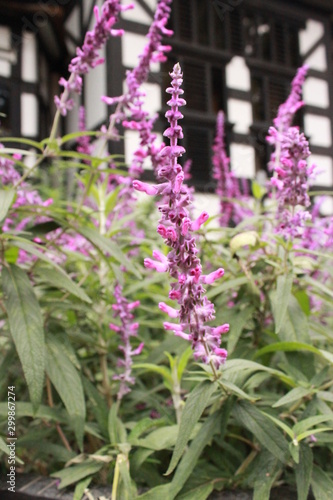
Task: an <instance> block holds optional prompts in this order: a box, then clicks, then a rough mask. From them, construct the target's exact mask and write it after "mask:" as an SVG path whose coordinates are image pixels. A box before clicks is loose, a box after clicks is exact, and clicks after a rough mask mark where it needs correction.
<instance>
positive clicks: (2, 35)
mask: <svg viewBox="0 0 333 500" xmlns="http://www.w3.org/2000/svg"><path fill="white" fill-rule="evenodd" d="M0 49H3V50H10V29H9V28H8V26H0Z"/></svg>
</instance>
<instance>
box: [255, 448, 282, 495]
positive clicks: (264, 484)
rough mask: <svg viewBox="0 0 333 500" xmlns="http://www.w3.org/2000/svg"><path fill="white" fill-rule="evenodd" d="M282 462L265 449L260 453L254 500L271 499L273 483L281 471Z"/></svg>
mask: <svg viewBox="0 0 333 500" xmlns="http://www.w3.org/2000/svg"><path fill="white" fill-rule="evenodd" d="M280 469H281V462H279V460H277V459H276V457H274V456H273V455H272V454H271V453H269V452H268V451H266V450H264V451H262V452H261V453H260V455H259V457H258V459H257V463H256V467H255V469H254V474H255V480H254V488H253V500H269V498H270V492H271V489H272V486H273V484H274V483H275V480H276V478H277V476H278V474H279V472H280Z"/></svg>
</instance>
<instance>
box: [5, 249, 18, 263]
mask: <svg viewBox="0 0 333 500" xmlns="http://www.w3.org/2000/svg"><path fill="white" fill-rule="evenodd" d="M18 256H19V249H18V248H17V247H9V248H7V249H6V250H5V255H4V257H5V261H6V262H7V263H8V264H16V262H17V259H18Z"/></svg>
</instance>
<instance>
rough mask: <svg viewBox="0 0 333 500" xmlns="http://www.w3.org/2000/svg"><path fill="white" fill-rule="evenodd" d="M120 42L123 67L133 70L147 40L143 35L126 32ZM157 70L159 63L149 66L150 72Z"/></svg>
mask: <svg viewBox="0 0 333 500" xmlns="http://www.w3.org/2000/svg"><path fill="white" fill-rule="evenodd" d="M121 40H122V54H123V65H124V66H127V67H129V68H134V67H135V66H136V65H137V64H138V61H139V59H138V58H139V55H140V54H141V53H142V52H143V49H144V47H145V45H146V44H147V43H148V39H147V38H146V37H145V36H144V35H138V34H136V33H130V32H126V33H124V35H123V36H122V37H121ZM159 70H160V64H159V63H153V64H152V65H151V71H152V72H154V71H159Z"/></svg>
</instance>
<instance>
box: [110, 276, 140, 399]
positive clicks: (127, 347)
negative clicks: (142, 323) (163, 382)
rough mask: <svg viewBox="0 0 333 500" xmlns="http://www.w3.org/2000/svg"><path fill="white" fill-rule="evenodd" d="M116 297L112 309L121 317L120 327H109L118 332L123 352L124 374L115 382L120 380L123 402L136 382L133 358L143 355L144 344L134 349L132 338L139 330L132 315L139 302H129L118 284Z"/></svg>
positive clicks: (115, 378) (119, 392)
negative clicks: (133, 375) (133, 372)
mask: <svg viewBox="0 0 333 500" xmlns="http://www.w3.org/2000/svg"><path fill="white" fill-rule="evenodd" d="M114 296H115V299H116V303H115V304H113V306H112V309H113V310H114V311H115V314H114V316H115V317H117V316H118V317H119V319H120V326H118V325H115V324H113V323H110V325H109V327H110V329H111V330H113V331H115V332H117V333H118V334H119V336H120V341H121V344H120V345H119V349H120V350H121V351H122V352H123V356H124V358H123V359H121V360H119V362H118V365H119V366H121V367H122V368H123V371H122V373H120V374H118V375H114V376H113V379H114V380H120V385H119V391H118V400H121V399H122V398H123V396H125V394H127V393H128V392H130V391H131V389H130V387H129V386H130V385H133V384H134V382H135V379H134V377H132V364H133V360H132V358H133V356H137V355H138V354H141V352H142V349H143V347H144V344H143V343H141V344H139V346H138V347H137V348H136V349H132V346H131V337H135V336H137V329H138V328H139V323H136V322H133V319H134V316H133V314H132V313H131V311H133V309H135V308H136V307H138V306H139V305H140V302H139V301H138V300H137V301H135V302H128V300H127V299H125V297H123V294H122V288H121V286H120V285H119V284H117V285H116V286H115V288H114Z"/></svg>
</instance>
